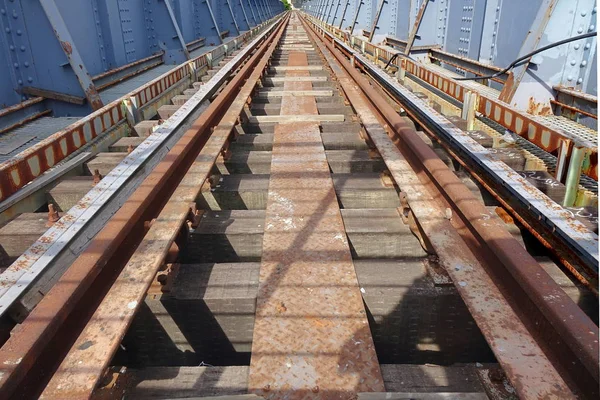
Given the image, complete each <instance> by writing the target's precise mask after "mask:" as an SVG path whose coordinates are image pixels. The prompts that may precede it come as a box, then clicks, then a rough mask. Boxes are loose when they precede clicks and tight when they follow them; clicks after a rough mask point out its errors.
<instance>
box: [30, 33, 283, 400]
mask: <svg viewBox="0 0 600 400" xmlns="http://www.w3.org/2000/svg"><path fill="white" fill-rule="evenodd" d="M282 22H283V23H282V24H281V25H280V26H279V29H278V30H276V31H275V32H274V33H272V35H271V36H270V38H269V39H268V40H267V41H266V42H264V43H263V44H262V45H261V46H260V47H259V49H258V50H257V51H256V52H255V53H254V54H253V55H252V57H251V58H250V59H249V60H248V62H247V63H246V64H245V65H244V66H243V67H242V68H241V69H240V71H239V73H238V74H237V75H236V76H235V77H234V78H233V79H232V81H231V82H230V84H229V85H228V86H227V87H226V88H225V90H224V91H223V93H222V94H221V95H220V96H219V98H217V100H219V99H226V100H227V101H217V100H215V102H213V103H212V104H211V106H210V107H209V110H207V113H210V112H212V113H218V114H219V115H225V116H224V117H223V118H222V119H221V121H220V122H219V125H218V126H217V127H216V128H215V130H214V131H213V132H212V134H210V136H209V137H208V139H207V141H206V143H205V144H204V145H203V147H202V149H201V150H200V153H199V155H198V157H196V159H195V160H194V161H193V163H192V164H191V165H190V167H189V169H187V168H185V169H183V170H184V171H185V170H187V172H185V174H184V176H183V179H182V180H181V181H180V182H179V184H178V186H177V188H176V189H175V191H174V192H173V193H172V194H171V196H170V198H169V199H168V202H167V203H166V205H165V207H164V208H163V209H162V211H161V212H160V214H159V215H158V217H157V218H156V220H155V221H154V222H153V223H152V225H151V227H150V229H149V231H148V233H147V234H146V236H145V237H144V239H143V240H142V242H141V243H140V245H139V246H138V247H137V249H136V251H135V253H134V254H133V255H132V257H131V258H130V259H129V261H128V262H127V264H126V265H125V267H124V268H123V270H122V271H121V273H120V274H119V276H118V278H117V280H116V281H115V283H114V284H113V285H112V287H111V288H110V290H109V291H108V293H107V295H106V296H105V297H104V299H103V300H102V302H101V303H100V305H99V307H98V308H97V309H96V311H95V312H94V315H93V316H92V318H91V319H90V321H89V323H88V324H87V325H86V327H85V329H84V330H83V332H82V333H81V334H80V336H79V338H78V339H77V341H76V342H75V344H74V345H73V346H72V348H71V350H70V351H69V353H68V354H67V356H66V357H65V359H64V360H63V361H62V363H61V365H60V366H59V368H58V370H57V371H56V373H55V374H54V376H53V378H52V379H51V381H50V383H49V384H48V386H47V387H46V389H45V390H44V392H43V394H42V398H47V399H64V398H72V397H77V398H81V397H87V396H89V395H91V393H92V391H93V390H94V388H95V386H96V384H97V383H98V381H99V379H100V378H101V377H102V374H103V373H104V371H105V369H106V367H107V366H108V363H109V361H110V360H111V358H112V355H113V354H114V352H115V351H116V350H117V348H118V347H119V344H120V343H121V340H122V338H123V336H124V335H125V333H126V331H127V328H128V327H129V325H130V324H131V321H132V319H133V316H134V315H135V312H136V311H137V310H138V309H139V307H140V305H141V303H142V301H143V298H144V296H145V294H146V291H147V290H148V288H149V287H150V284H151V283H152V279H153V278H154V277H155V275H156V272H157V271H158V269H159V267H160V266H161V265H162V264H163V263H164V259H165V256H166V255H167V252H168V251H169V249H170V247H171V245H172V243H173V242H174V240H175V238H176V236H177V235H178V234H179V232H180V231H181V229H182V228H183V227H184V223H185V221H186V219H187V218H189V216H190V211H191V208H193V204H194V202H195V200H196V198H197V196H198V194H199V193H200V191H201V188H202V185H203V184H204V182H205V180H206V179H207V177H208V175H209V174H210V171H211V169H212V167H213V166H214V163H215V161H216V160H217V157H218V156H219V154H220V153H221V151H222V149H223V146H224V145H225V144H226V142H227V140H228V138H229V136H230V135H231V132H232V130H233V128H234V126H235V124H236V123H237V120H238V116H239V114H240V113H241V112H242V110H243V107H244V105H245V104H246V101H247V99H248V97H249V96H250V95H251V94H252V91H253V90H254V87H255V85H256V83H257V82H258V80H259V79H260V78H261V75H262V73H263V70H264V68H265V67H266V65H267V58H264V59H262V60H261V58H262V57H263V55H265V54H266V55H267V56H270V53H271V52H272V51H273V50H274V48H275V44H276V41H277V40H278V38H279V37H280V36H281V33H282V27H283V26H284V25H285V21H282ZM246 79H247V81H246ZM245 81H246V83H245V84H244V82H245ZM241 85H243V86H242V88H241V90H239V93H238V89H239V87H240V86H241ZM236 93H237V96H236ZM208 128H209V126H207V125H206V124H202V125H200V124H197V126H195V127H193V128H192V131H195V136H202V135H203V133H204V132H205V131H206V130H208ZM186 145H187V143H181V142H180V143H178V145H177V146H176V147H175V148H174V149H173V150H174V151H175V152H176V153H175V154H177V153H178V152H182V151H184V149H185V146H186ZM167 158H168V157H167ZM179 171H181V170H179ZM128 203H129V202H127V203H126V204H125V205H128Z"/></svg>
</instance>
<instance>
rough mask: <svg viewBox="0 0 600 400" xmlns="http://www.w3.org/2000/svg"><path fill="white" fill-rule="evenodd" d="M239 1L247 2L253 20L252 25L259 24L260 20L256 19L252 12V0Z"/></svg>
mask: <svg viewBox="0 0 600 400" xmlns="http://www.w3.org/2000/svg"><path fill="white" fill-rule="evenodd" d="M240 1H241V2H244V1H247V2H248V9H250V15H252V20H253V21H254V26H256V25H258V24H260V23H261V22H262V21H260V20H259V19H257V17H256V14H255V13H254V7H253V6H252V0H240Z"/></svg>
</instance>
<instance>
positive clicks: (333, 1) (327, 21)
mask: <svg viewBox="0 0 600 400" xmlns="http://www.w3.org/2000/svg"><path fill="white" fill-rule="evenodd" d="M335 1H336V0H331V4H330V5H329V10H328V11H327V16H326V17H325V22H326V23H329V16H330V15H331V10H333V4H334V3H335Z"/></svg>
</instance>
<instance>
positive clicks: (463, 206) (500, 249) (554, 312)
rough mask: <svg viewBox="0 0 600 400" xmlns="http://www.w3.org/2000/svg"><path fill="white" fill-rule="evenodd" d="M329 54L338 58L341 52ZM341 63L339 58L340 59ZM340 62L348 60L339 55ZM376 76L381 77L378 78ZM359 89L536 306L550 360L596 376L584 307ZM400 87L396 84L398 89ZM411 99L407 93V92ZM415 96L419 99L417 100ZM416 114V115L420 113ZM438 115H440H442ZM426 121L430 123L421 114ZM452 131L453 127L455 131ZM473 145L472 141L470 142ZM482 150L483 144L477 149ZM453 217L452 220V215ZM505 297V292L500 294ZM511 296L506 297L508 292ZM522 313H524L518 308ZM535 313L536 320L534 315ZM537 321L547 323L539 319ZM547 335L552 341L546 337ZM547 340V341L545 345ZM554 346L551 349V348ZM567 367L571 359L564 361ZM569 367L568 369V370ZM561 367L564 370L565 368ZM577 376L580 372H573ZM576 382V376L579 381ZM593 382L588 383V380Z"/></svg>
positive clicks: (381, 103) (373, 95) (387, 110)
mask: <svg viewBox="0 0 600 400" xmlns="http://www.w3.org/2000/svg"><path fill="white" fill-rule="evenodd" d="M319 29H320V31H321V32H322V34H323V35H324V36H328V39H327V40H325V42H326V43H327V45H328V46H329V45H330V42H331V43H332V45H331V46H335V45H337V46H339V47H342V48H343V50H344V52H345V53H346V54H350V56H351V57H353V64H354V65H357V66H358V65H361V66H365V69H367V70H368V71H369V72H370V73H372V72H373V70H374V69H375V68H374V67H373V66H372V65H370V63H369V62H368V61H367V60H366V59H364V57H362V56H360V55H359V54H358V53H356V52H355V51H354V50H353V49H349V48H348V47H347V46H346V45H345V44H344V43H342V42H340V41H339V40H338V39H336V38H335V37H334V36H332V35H331V34H329V33H328V32H326V31H325V30H323V29H322V28H319ZM333 54H334V55H335V56H336V58H338V60H342V59H343V58H342V55H341V53H340V52H337V51H335V52H333ZM340 62H341V61H340ZM344 62H345V63H348V61H346V60H344ZM348 72H349V73H350V74H351V75H352V76H353V77H355V80H356V81H357V82H361V81H362V77H361V76H360V74H359V72H358V71H357V70H355V69H354V68H352V69H351V70H349V71H348ZM381 79H385V77H382V78H381ZM361 88H362V90H363V92H365V93H366V94H367V97H368V98H369V99H370V100H371V102H372V103H373V104H374V106H375V107H376V108H377V109H378V110H379V111H380V112H381V113H382V114H385V116H386V120H387V122H388V124H389V126H390V127H392V128H393V129H394V130H396V131H397V132H398V137H399V139H400V140H401V143H402V144H403V145H404V146H405V147H406V149H407V150H408V149H410V151H411V152H413V153H414V157H416V159H417V160H421V161H420V162H421V163H422V167H423V168H424V170H425V171H426V172H427V174H428V175H429V176H430V177H431V179H432V180H433V181H434V182H436V185H437V186H438V188H439V189H440V191H441V192H442V193H444V197H445V199H446V201H448V203H450V204H451V205H452V206H453V209H454V211H455V212H457V213H458V215H460V217H461V219H462V220H463V221H464V222H465V224H466V225H467V227H468V230H469V231H470V232H471V234H472V235H473V236H474V238H476V240H477V241H478V242H479V245H480V246H482V247H483V248H487V249H488V250H489V255H493V256H494V257H495V259H496V260H497V261H499V265H503V266H504V267H505V268H506V271H508V272H509V274H506V273H505V274H504V275H503V276H504V277H509V278H510V279H514V280H515V281H516V282H517V284H518V286H519V287H520V288H521V291H522V293H521V294H522V295H524V296H525V298H528V300H529V301H531V302H532V303H533V305H534V306H535V308H536V309H537V313H536V314H535V315H530V316H528V317H529V320H530V321H533V322H532V323H531V325H529V329H531V327H535V326H536V325H537V326H544V327H545V328H548V329H549V330H551V331H552V332H536V334H537V337H538V338H539V337H540V336H541V335H546V342H547V343H548V346H547V347H544V350H545V351H546V352H550V353H551V354H552V357H553V358H554V360H556V359H562V360H565V358H566V359H570V360H576V361H577V362H580V363H581V365H582V366H584V367H585V370H586V372H588V373H589V375H587V374H586V375H585V376H586V377H591V379H593V380H595V381H597V379H598V378H597V377H598V328H597V327H596V326H595V325H594V323H593V322H592V321H591V320H590V319H589V317H587V315H585V314H584V313H583V311H582V310H581V309H580V308H579V307H578V306H577V305H576V304H575V303H574V302H573V301H572V300H571V299H570V298H569V297H568V296H567V295H566V294H565V293H564V291H563V290H562V289H561V288H560V286H558V285H557V284H556V282H554V280H552V278H551V277H550V276H549V275H548V274H547V273H546V272H545V271H544V270H543V269H542V268H541V267H540V266H539V264H538V263H537V262H536V261H535V260H534V259H533V258H532V257H531V256H530V255H529V254H528V253H527V252H526V251H525V249H524V248H523V247H522V246H521V245H520V244H519V243H518V242H517V241H516V240H515V239H514V238H513V237H512V236H511V235H510V234H509V233H508V232H507V231H506V229H505V228H504V227H503V226H501V225H500V223H499V221H496V220H494V219H488V218H485V217H483V216H484V215H486V214H487V210H486V209H485V207H483V205H481V204H480V203H479V202H478V201H477V200H476V199H475V198H474V196H473V194H472V193H471V192H470V191H469V190H468V189H467V188H466V187H465V186H464V184H463V183H462V182H461V181H460V180H459V179H458V178H457V177H456V176H455V175H454V174H453V173H452V172H451V171H450V170H449V169H448V168H447V166H446V165H445V164H444V163H443V162H442V161H441V160H440V159H439V157H438V156H437V155H436V154H435V153H434V152H433V150H432V149H431V148H430V147H429V146H427V145H426V144H425V143H424V142H423V141H422V140H421V139H420V138H419V137H418V135H417V134H416V133H415V131H414V129H413V128H410V127H408V126H407V125H406V123H405V122H403V121H402V119H401V117H400V116H399V115H398V114H397V112H396V111H395V110H394V109H393V107H391V106H390V105H389V104H388V103H387V102H386V101H385V100H383V99H382V98H381V97H380V96H379V95H378V93H377V92H376V91H374V90H373V88H372V87H370V85H368V83H366V82H363V85H361ZM398 90H399V89H398ZM406 92H407V93H403V95H405V96H406V97H409V96H413V95H412V94H411V93H410V92H408V91H406ZM411 98H412V97H411ZM417 100H418V99H417ZM422 114H426V115H428V116H430V117H429V118H431V116H435V115H437V113H436V112H435V110H433V109H431V108H430V107H426V106H425V107H424V109H423V110H422ZM420 115H421V114H420ZM442 119H443V118H442ZM438 120H439V122H438V123H439V124H441V125H442V126H443V127H444V128H446V129H452V130H453V134H454V135H453V136H456V137H464V136H466V135H465V134H464V133H463V132H462V131H460V130H459V129H453V128H449V127H450V126H451V125H450V124H449V123H448V122H447V121H446V123H445V124H444V123H443V122H442V121H441V117H440V118H438ZM425 121H426V122H429V121H428V120H427V119H425ZM454 131H456V132H454ZM471 145H472V146H473V144H471ZM478 150H483V149H478ZM453 220H454V219H453ZM505 296H506V294H505ZM507 297H510V296H507ZM520 316H521V318H523V317H524V316H523V315H522V313H520ZM538 318H539V319H538ZM542 320H546V322H547V323H545V324H540V322H541V321H542ZM548 337H551V340H548ZM557 339H559V342H561V341H562V343H563V344H564V345H566V347H567V348H568V349H569V350H570V352H571V353H572V354H568V355H566V356H565V355H564V354H563V353H564V352H565V351H566V349H565V348H558V347H560V346H557V345H556V342H552V340H557ZM550 343H551V344H550ZM551 347H553V348H551ZM563 365H568V367H564V368H567V369H568V368H569V367H571V365H570V364H566V363H565V364H563ZM571 371H572V369H571ZM561 372H563V373H564V372H565V371H564V369H563V370H562V371H561ZM577 374H578V375H580V376H579V377H577V376H575V377H573V373H571V376H572V378H573V379H578V378H581V375H582V372H581V371H579V372H577ZM580 383H581V381H580ZM592 383H593V382H592Z"/></svg>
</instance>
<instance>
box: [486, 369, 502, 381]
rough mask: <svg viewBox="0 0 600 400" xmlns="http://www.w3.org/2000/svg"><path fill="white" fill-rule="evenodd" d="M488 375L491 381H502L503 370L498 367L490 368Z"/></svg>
mask: <svg viewBox="0 0 600 400" xmlns="http://www.w3.org/2000/svg"><path fill="white" fill-rule="evenodd" d="M488 375H489V377H490V380H491V381H492V382H502V381H503V380H504V372H502V370H501V369H500V368H493V369H490V372H489V374H488Z"/></svg>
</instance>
